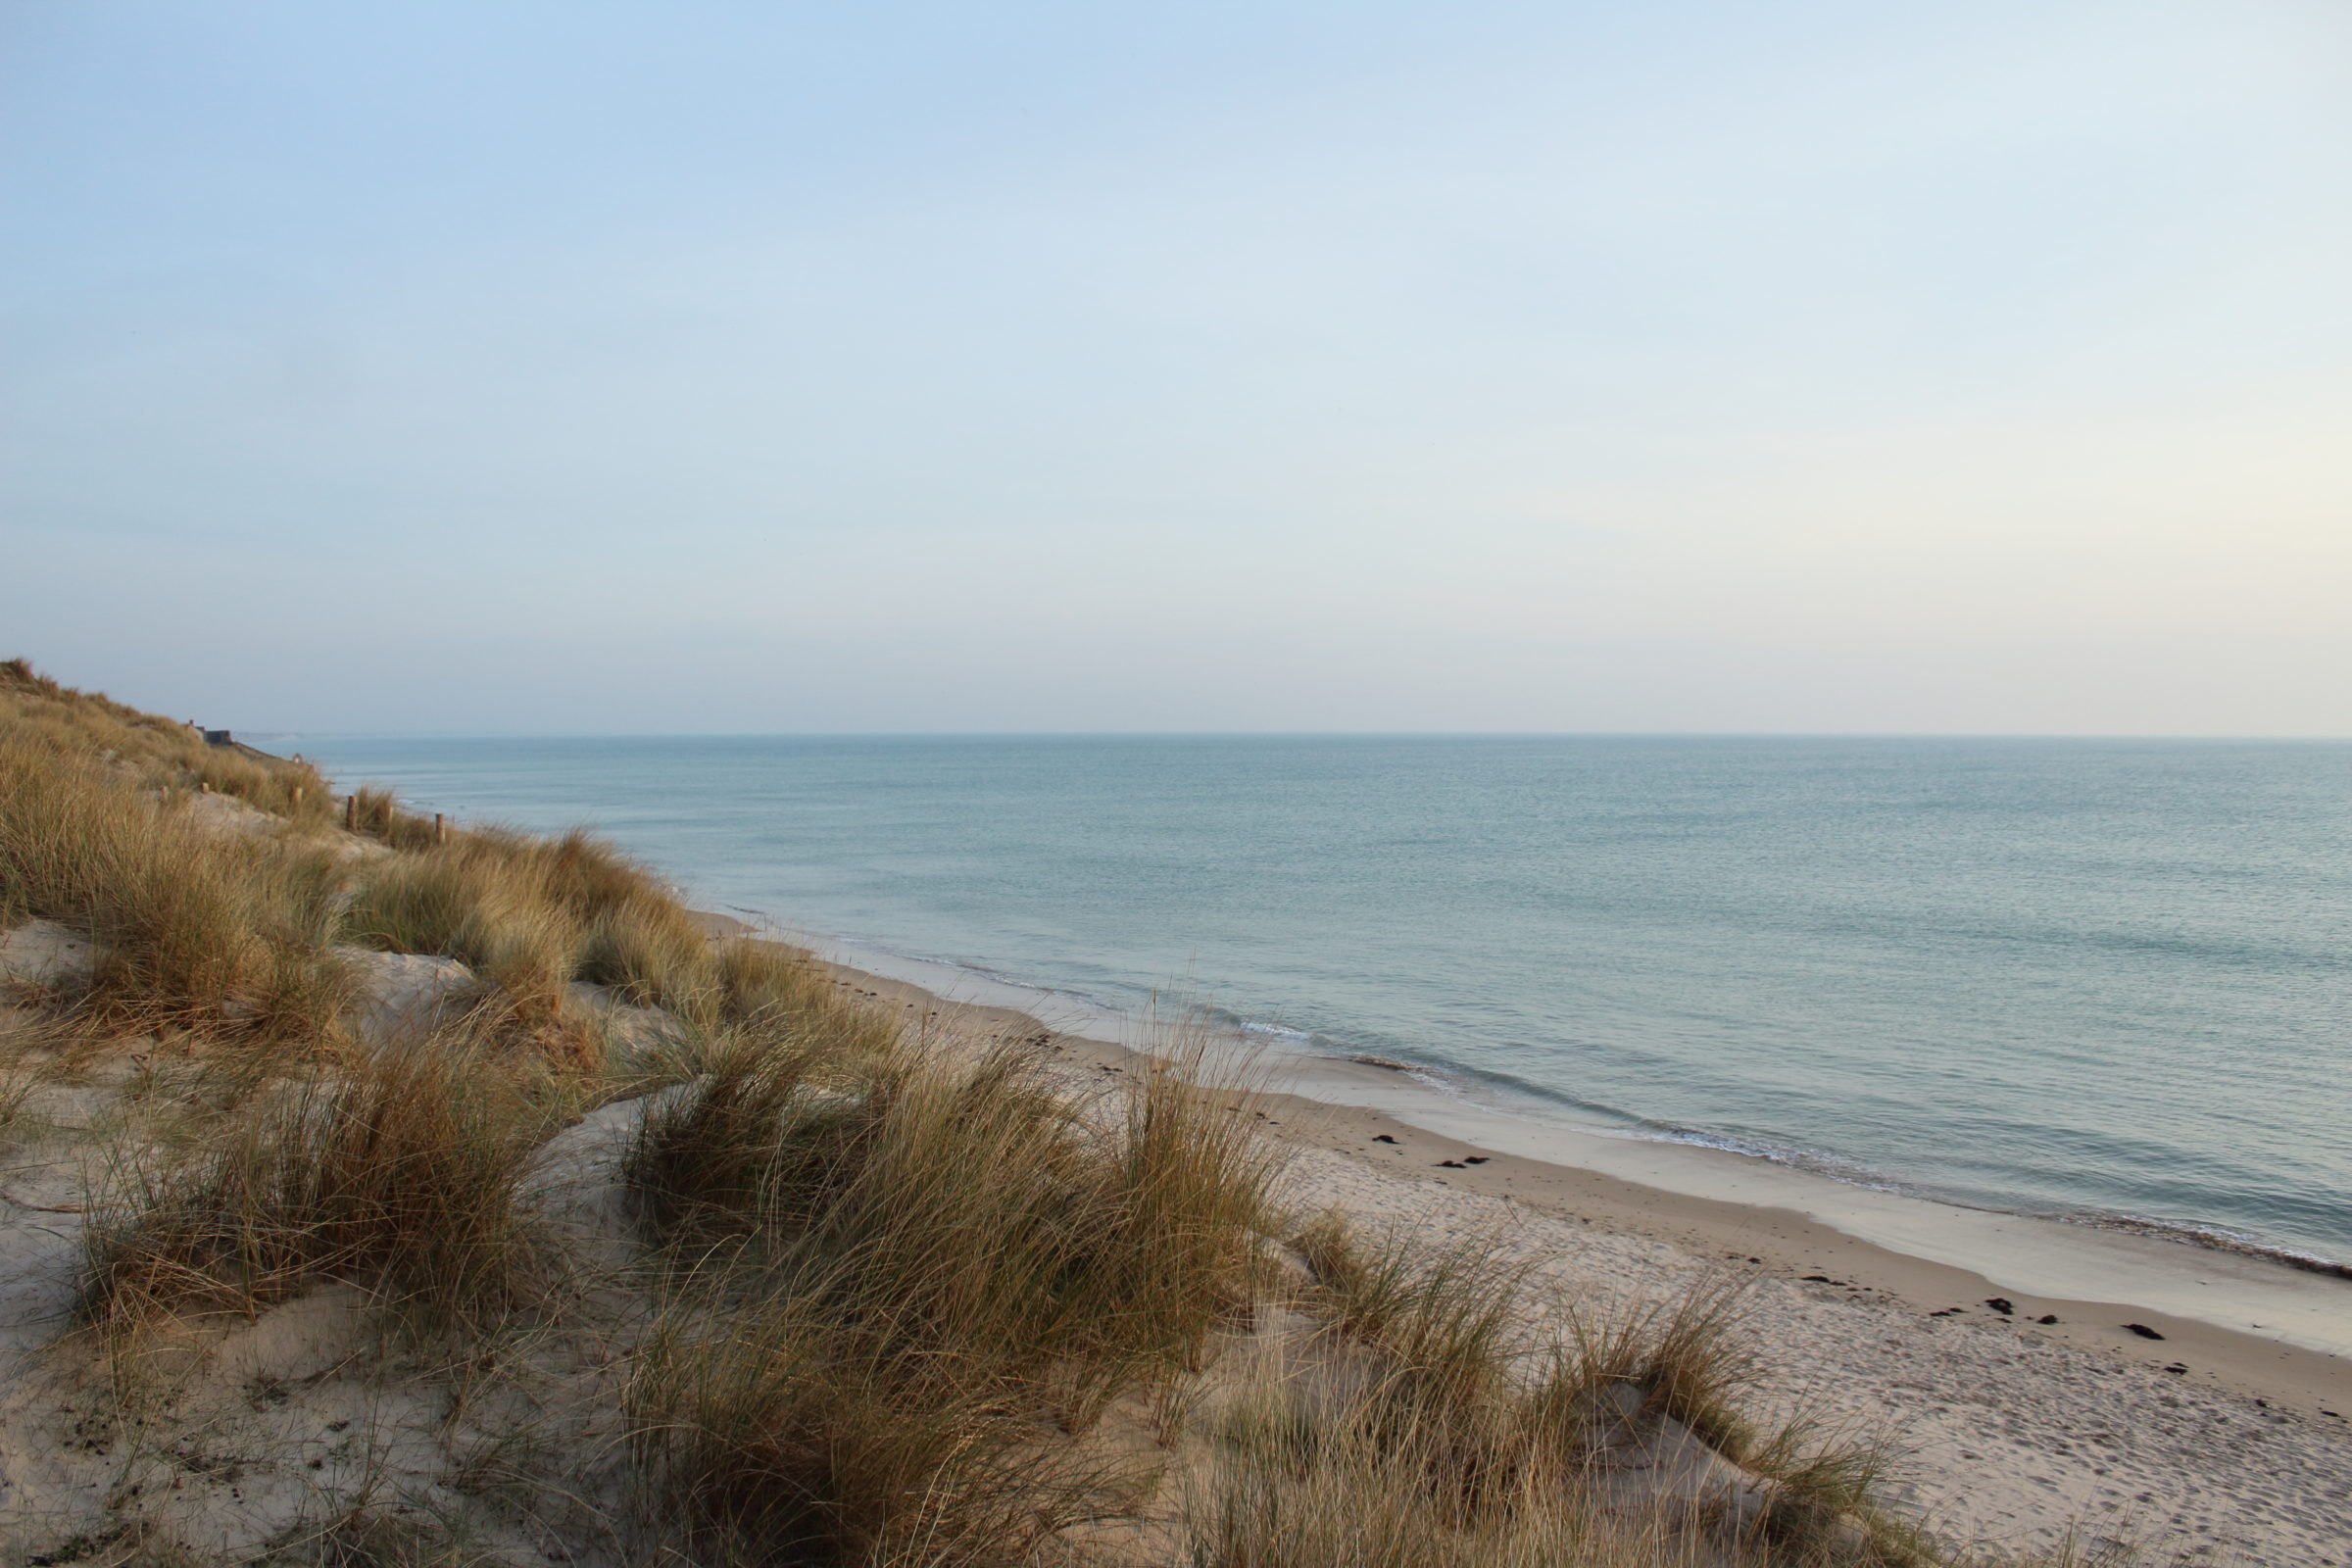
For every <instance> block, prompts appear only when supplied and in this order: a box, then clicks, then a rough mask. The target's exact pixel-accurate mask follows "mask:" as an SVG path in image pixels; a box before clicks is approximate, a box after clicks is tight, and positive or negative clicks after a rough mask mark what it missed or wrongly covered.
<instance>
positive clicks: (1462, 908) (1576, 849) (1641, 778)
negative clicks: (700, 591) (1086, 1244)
mask: <svg viewBox="0 0 2352 1568" xmlns="http://www.w3.org/2000/svg"><path fill="white" fill-rule="evenodd" d="M285 744H288V745H291V746H294V747H298V748H299V749H300V750H301V751H302V752H303V753H304V754H305V755H306V756H309V757H312V758H314V759H316V760H319V761H320V762H321V763H322V764H323V765H325V766H326V768H327V769H328V771H329V772H330V773H332V774H334V775H336V776H337V777H338V778H339V779H341V780H343V781H344V782H345V783H346V784H349V783H353V782H359V781H365V780H372V781H378V782H383V783H388V784H391V785H394V786H396V787H397V788H398V789H399V790H400V791H401V792H402V794H403V795H404V796H406V797H408V798H409V799H410V801H411V802H412V804H413V805H415V806H417V807H419V808H422V809H428V810H444V811H450V812H453V813H455V814H457V815H458V816H460V817H462V818H466V819H484V818H487V819H495V820H500V821H505V822H510V823H514V824H517V825H521V826H527V827H533V828H557V827H566V826H570V825H573V824H576V823H587V824H589V825H591V826H594V827H596V828H598V829H600V830H601V831H603V832H605V833H606V834H608V835H610V836H611V837H613V838H614V839H616V840H618V841H619V842H620V843H622V844H623V845H625V846H627V847H628V848H629V849H630V850H632V851H634V852H635V853H637V854H638V855H640V856H641V857H643V858H645V859H647V860H649V861H651V862H653V863H654V864H655V865H656V866H658V867H659V868H661V869H662V871H663V872H665V873H666V874H667V875H669V876H670V877H672V878H673V879H675V880H676V881H677V882H678V883H679V884H680V885H681V886H682V887H683V888H684V889H685V890H686V891H687V892H688V893H689V894H690V895H691V896H692V897H693V898H694V899H695V900H697V901H700V902H701V903H702V904H703V905H704V907H727V908H732V909H736V910H739V911H755V912H757V913H759V914H760V915H764V916H767V917H770V918H772V919H774V920H777V921H779V922H782V923H784V924H785V925H787V926H790V927H795V928H799V929H802V930H806V931H809V932H812V933H818V934H822V935H824V936H828V937H832V938H836V939H839V940H840V941H842V942H844V943H845V944H847V945H849V947H850V948H851V949H853V950H857V949H864V950H867V951H874V952H883V953H890V954H897V955H903V956H912V957H921V958H930V959H945V960H949V961H952V962H956V963H958V964H962V965H966V966H969V967H971V968H973V969H976V970H979V971H982V972H984V973H986V974H988V975H990V976H993V977H996V978H999V979H1004V980H1010V981H1013V982H1017V983H1020V984H1025V985H1031V986H1036V987H1040V988H1046V989H1049V990H1054V991H1060V992H1065V993H1076V994H1078V995H1081V996H1083V997H1086V998H1089V999H1092V1000H1094V1001H1095V1002H1098V1003H1101V1004H1104V1005H1110V1006H1113V1007H1120V1008H1132V1007H1137V1006H1140V1005H1143V1004H1145V1003H1146V1002H1147V1001H1148V1000H1149V999H1150V998H1151V997H1152V995H1153V994H1154V993H1158V994H1161V995H1165V994H1168V993H1170V992H1174V993H1177V994H1179V995H1181V996H1183V997H1186V998H1189V999H1193V1000H1196V1001H1204V1002H1206V1003H1207V1004H1210V1005H1213V1006H1214V1007H1215V1008H1216V1009H1218V1010H1220V1011H1221V1012H1222V1013H1223V1014H1225V1015H1226V1016H1227V1018H1228V1019H1229V1020H1230V1021H1232V1022H1234V1023H1237V1024H1240V1025H1244V1026H1247V1027H1249V1028H1251V1029H1253V1030H1255V1031H1257V1032H1259V1033H1261V1034H1263V1036H1264V1037H1265V1038H1266V1039H1267V1040H1268V1041H1269V1042H1270V1043H1271V1044H1272V1045H1273V1046H1275V1047H1276V1048H1278V1049H1296V1050H1299V1051H1308V1052H1317V1053H1325V1054H1374V1055H1379V1056H1384V1057H1390V1058H1394V1059H1396V1060H1398V1061H1405V1062H1411V1063H1416V1064H1421V1065H1424V1066H1426V1067H1428V1068H1430V1069H1433V1073H1434V1075H1435V1077H1436V1078H1437V1079H1438V1080H1439V1081H1440V1082H1442V1083H1443V1084H1445V1085H1446V1086H1447V1087H1448V1088H1449V1089H1450V1090H1451V1092H1453V1093H1457V1094H1460V1095H1462V1096H1464V1097H1467V1098H1470V1099H1473V1100H1476V1101H1479V1102H1482V1103H1487V1104H1489V1105H1491V1106H1494V1107H1496V1108H1499V1109H1502V1110H1505V1111H1508V1112H1511V1113H1514V1114H1520V1115H1525V1116H1530V1117H1535V1118H1539V1119H1548V1120H1551V1121H1554V1122H1564V1123H1568V1124H1572V1125H1576V1126H1579V1127H1585V1128H1598V1129H1603V1130H1611V1131H1615V1132H1618V1133H1620V1134H1623V1135H1626V1136H1635V1137H1651V1138H1662V1139H1671V1140H1681V1141H1688V1142H1694V1143H1703V1144H1709V1145H1713V1146H1716V1147H1720V1148H1725V1149H1730V1150H1734V1151H1738V1152H1747V1153H1752V1154H1755V1155H1758V1156H1760V1157H1766V1158H1772V1159H1778V1160H1783V1161H1786V1162H1789V1163H1792V1164H1796V1165H1800V1166H1803V1167H1806V1168H1809V1169H1812V1170H1816V1171H1819V1172H1822V1173H1824V1174H1828V1175H1832V1176H1835V1177H1838V1178H1840V1179H1843V1180H1848V1181H1856V1182H1862V1183H1867V1184H1873V1185H1878V1186H1884V1187H1888V1188H1893V1189H1897V1190H1902V1191H1909V1192H1916V1193H1920V1194H1923V1195H1926V1196H1932V1197H1937V1198H1942V1199H1946V1200H1950V1201H1960V1202H1964V1203H1970V1204H1976V1205H1982V1206H1988V1207H1997V1208H2003V1209H2013V1210H2018V1211H2022V1212H2029V1213H2037V1214H2050V1215H2057V1216H2062V1217H2066V1218H2073V1219H2082V1220H2089V1221H2094V1222H2105V1223H2122V1224H2125V1225H2127V1226H2130V1225H2132V1224H2147V1225H2151V1226H2154V1227H2157V1228H2160V1229H2163V1228H2179V1229H2180V1230H2182V1231H2187V1232H2209V1233H2212V1234H2213V1235H2215V1236H2217V1237H2221V1238H2227V1239H2232V1240H2235V1241H2238V1242H2242V1243H2248V1244H2253V1245H2255V1246H2258V1247H2261V1248H2265V1249H2276V1250H2281V1251H2284V1252H2289V1253H2297V1254H2304V1255H2308V1256H2311V1257H2317V1258H2324V1259H2333V1260H2339V1261H2352V743H2334V742H2275V743H2257V742H2233V741H2232V742H2221V741H2215V742H2193V741H2192V742H2183V741H2104V740H2102V741H2073V740H1937V739H1866V740H1851V739H1839V740H1808V739H1758V738H1721V739H1712V738H1664V739H1656V738H1598V737H1571V738H1557V737H1544V738H1511V737H1479V738H1459V737H1412V738H1384V737H1310V738H1284V737H1115V738H1096V737H1088V738H1037V739H1027V738H1023V739H1005V738H884V739H873V738H850V739H803V738H721V739H676V738H662V739H635V740H611V739H599V740H553V739H533V740H415V739H401V740H391V739H327V738H320V737H302V738H299V739H297V740H294V741H291V742H288V743H285Z"/></svg>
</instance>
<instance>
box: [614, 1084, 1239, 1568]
mask: <svg viewBox="0 0 2352 1568" xmlns="http://www.w3.org/2000/svg"><path fill="white" fill-rule="evenodd" d="M1140 1076H1141V1081H1140V1082H1138V1083H1137V1084H1135V1085H1134V1086H1133V1087H1132V1088H1131V1089H1130V1090H1129V1091H1128V1096H1129V1098H1128V1100H1127V1103H1125V1104H1124V1105H1096V1106H1091V1107H1090V1106H1085V1105H1078V1104H1073V1103H1071V1102H1070V1101H1069V1100H1068V1099H1067V1098H1066V1097H1065V1096H1063V1095H1061V1094H1058V1093H1056V1092H1055V1090H1054V1086H1053V1085H1052V1084H1051V1082H1050V1081H1049V1080H1048V1079H1047V1078H1046V1077H1045V1076H1044V1075H1043V1074H1042V1073H1041V1072H1040V1070H1039V1069H1038V1067H1037V1065H1036V1063H1035V1062H1034V1060H1033V1059H1032V1058H1029V1057H1026V1056H1024V1055H1023V1054H1021V1053H1019V1052H1018V1051H1017V1050H1015V1049H1013V1048H1008V1047H1001V1046H1000V1047H997V1048H994V1049H991V1050H989V1051H987V1052H985V1053H982V1054H979V1055H978V1056H977V1057H976V1058H975V1059H973V1060H970V1061H966V1062H962V1063H953V1064H952V1063H945V1062H941V1061H939V1060H936V1059H933V1058H924V1057H915V1056H909V1055H905V1054H901V1055H896V1056H892V1057H888V1058H885V1059H883V1060H881V1061H878V1062H869V1063H867V1064H865V1065H863V1066H862V1067H860V1068H859V1069H858V1070H855V1071H852V1072H847V1073H842V1072H834V1071H829V1070H827V1068H826V1066H825V1058H824V1057H823V1056H821V1055H820V1054H816V1053H813V1052H810V1051H809V1050H807V1049H805V1048H803V1049H799V1050H794V1049H790V1048H782V1049H778V1048H769V1049H766V1050H760V1049H756V1048H754V1047H751V1046H747V1045H741V1044H739V1045H738V1046H737V1048H736V1049H735V1050H734V1051H733V1053H732V1054H729V1055H727V1056H725V1057H724V1058H722V1059H719V1060H717V1061H715V1062H713V1063H712V1064H711V1071H710V1072H709V1073H707V1074H706V1075H705V1076H704V1077H702V1078H701V1079H700V1080H698V1081H697V1082H696V1083H695V1084H694V1085H692V1086H691V1087H690V1088H688V1089H687V1090H685V1091H684V1092H681V1093H678V1094H677V1095H675V1096H674V1097H673V1098H672V1099H670V1100H669V1101H668V1102H666V1103H662V1104H661V1105H659V1106H658V1107H657V1108H656V1109H655V1110H654V1112H653V1113H652V1114H650V1115H649V1116H648V1118H647V1120H646V1122H645V1125H644V1128H643V1130H642V1132H641V1135H640V1137H639V1139H638V1141H637V1143H636V1146H635V1147H634V1148H633V1149H632V1151H631V1152H630V1155H629V1158H628V1160H627V1162H626V1166H625V1169H626V1171H627V1174H628V1175H629V1177H630V1179H631V1180H632V1182H633V1183H634V1184H635V1185H636V1187H637V1189H638V1191H639V1192H640V1194H641V1195H642V1197H643V1200H644V1202H645V1204H646V1207H647V1216H648V1222H649V1231H650V1233H651V1234H653V1235H655V1236H657V1237H661V1238H664V1239H666V1240H668V1241H669V1243H670V1245H671V1246H672V1247H673V1249H675V1250H674V1251H673V1256H674V1257H675V1258H676V1259H677V1261H678V1262H679V1264H680V1266H681V1267H682V1268H683V1269H685V1270H686V1271H688V1273H689V1274H690V1276H691V1277H692V1278H693V1280H694V1289H693V1290H692V1291H691V1292H690V1294H689V1296H688V1300H689V1301H690V1302H691V1305H688V1306H685V1307H681V1308H680V1309H679V1311H678V1312H677V1313H676V1314H675V1316H674V1326H673V1327H671V1328H670V1329H668V1330H667V1331H666V1332H665V1334H664V1335H663V1336H662V1338H661V1339H660V1340H659V1342H658V1346H657V1349H656V1351H655V1353H654V1354H653V1355H652V1357H651V1358H650V1359H649V1361H648V1362H647V1363H646V1366H645V1368H644V1370H643V1374H642V1376H641V1378H640V1380H639V1382H638V1383H637V1384H635V1385H634V1386H633V1389H632V1394H631V1417H632V1426H633V1429H634V1430H635V1431H636V1433H637V1434H638V1437H637V1440H636V1444H637V1453H638V1458H639V1463H640V1465H641V1466H642V1471H643V1474H644V1475H645V1476H646V1477H647V1478H648V1497H649V1502H650V1503H651V1504H652V1505H653V1506H654V1507H655V1509H656V1511H657V1512H658V1513H659V1515H660V1516H661V1517H662V1518H664V1519H667V1520H669V1521H671V1523H672V1524H673V1525H674V1526H675V1527H676V1528H678V1529H681V1530H685V1531H687V1532H689V1533H690V1534H694V1535H695V1536H696V1539H698V1540H701V1541H703V1542H705V1544H707V1545H708V1546H709V1549H711V1550H712V1551H714V1552H717V1553H719V1554H720V1555H725V1554H727V1553H730V1552H741V1553H744V1554H747V1555H746V1560H753V1561H774V1562H799V1561H828V1562H830V1561H841V1562H869V1561H871V1562H880V1561H891V1562H898V1561H902V1560H905V1561H939V1562H964V1561H982V1562H985V1561H1010V1560H1014V1557H1013V1556H1012V1555H1010V1554H1012V1553H1013V1552H1014V1550H1015V1547H1016V1546H1018V1545H1020V1544H1022V1543H1026V1542H1032V1541H1034V1540H1035V1539H1038V1538H1039V1537H1040V1536H1041V1535H1042V1534H1044V1533H1048V1532H1051V1531H1052V1530H1054V1529H1058V1528H1060V1525H1061V1524H1062V1523H1066V1522H1067V1521H1069V1520H1070V1519H1074V1518H1075V1517H1077V1516H1078V1513H1079V1511H1083V1510H1084V1509H1091V1508H1094V1507H1097V1506H1099V1505H1100V1495H1101V1494H1103V1490H1104V1489H1105V1488H1106V1487H1113V1486H1115V1484H1116V1482H1115V1478H1114V1477H1113V1475H1112V1473H1111V1468H1110V1467H1106V1466H1103V1465H1098V1464H1093V1463H1090V1462H1089V1461H1088V1460H1087V1459H1086V1458H1085V1456H1084V1455H1085V1449H1084V1448H1083V1446H1082V1445H1080V1444H1078V1443H1077V1441H1076V1439H1077V1437H1078V1435H1080V1434H1083V1433H1084V1432H1085V1431H1086V1430H1087V1429H1088V1428H1089V1427H1090V1426H1091V1425H1092V1424H1093V1423H1094V1422H1095V1421H1096V1420H1097V1419H1099V1417H1100V1416H1101V1414H1102V1412H1103V1409H1104V1408H1105V1407H1106V1406H1107V1405H1108V1404H1109V1402H1110V1401H1111V1400H1113V1399H1114V1398H1116V1397H1118V1396H1119V1395H1120V1394H1122V1393H1124V1392H1126V1391H1128V1390H1130V1389H1132V1388H1135V1387H1138V1386H1141V1385H1145V1384H1149V1383H1152V1382H1153V1381H1154V1380H1159V1379H1165V1378H1168V1377H1171V1376H1174V1375H1176V1374H1177V1373H1178V1372H1179V1371H1181V1369H1183V1368H1184V1367H1186V1366H1187V1365H1189V1364H1191V1363H1192V1362H1193V1361H1194V1360H1195V1359H1196V1358H1197V1356H1198V1355H1199V1353H1200V1351H1201V1348H1202V1345H1203V1342H1204V1341H1205V1340H1206V1339H1207V1337H1208V1335H1209V1333H1210V1331H1211V1329H1212V1328H1213V1327H1214V1326H1215V1325H1216V1324H1217V1323H1218V1322H1219V1321H1220V1320H1221V1319H1222V1318H1224V1317H1225V1316H1226V1315H1228V1314H1230V1313H1232V1312H1233V1311H1234V1310H1235V1309H1237V1308H1238V1307H1240V1306H1241V1305H1243V1304H1245V1303H1246V1302H1247V1301H1248V1300H1249V1299H1250V1290H1251V1287H1252V1285H1253V1283H1254V1279H1255V1268H1254V1258H1255V1253H1256V1243H1257V1235H1258V1228H1259V1225H1260V1222H1261V1205H1262V1196H1261V1195H1262V1192H1263V1189H1264V1182H1265V1178H1266V1175H1267V1157H1266V1155H1265V1154H1264V1153H1263V1152H1261V1151H1260V1150H1259V1148H1258V1147H1257V1145H1256V1143H1255V1140H1254V1135H1253V1134H1251V1133H1250V1132H1249V1131H1248V1130H1247V1129H1245V1128H1242V1127H1240V1126H1239V1125H1238V1122H1239V1118H1230V1117H1225V1116H1222V1115H1220V1114H1218V1113H1217V1109H1216V1107H1215V1104H1214V1102H1215V1100H1216V1097H1215V1096H1213V1094H1212V1093H1211V1092H1209V1091H1205V1090H1203V1089H1201V1088H1200V1087H1199V1086H1197V1085H1196V1084H1194V1083H1193V1082H1191V1081H1190V1080H1188V1079H1186V1078H1184V1077H1181V1076H1179V1075H1178V1074H1176V1073H1174V1072H1160V1073H1148V1074H1143V1075H1140ZM778 1542H789V1543H799V1544H798V1545H795V1546H792V1547H791V1548H790V1549H789V1550H787V1549H786V1548H784V1547H780V1546H778V1545H777V1543H778ZM722 1548H723V1549H722ZM935 1550H936V1551H937V1552H938V1553H940V1554H939V1555H936V1556H933V1555H928V1554H927V1553H930V1552H932V1551H935ZM794 1551H801V1552H805V1553H808V1554H807V1555H792V1554H791V1553H792V1552H794ZM779 1552H781V1553H782V1554H781V1555H779V1554H777V1553H779ZM909 1552H911V1553H913V1555H906V1553H909Z"/></svg>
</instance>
